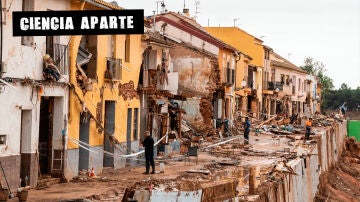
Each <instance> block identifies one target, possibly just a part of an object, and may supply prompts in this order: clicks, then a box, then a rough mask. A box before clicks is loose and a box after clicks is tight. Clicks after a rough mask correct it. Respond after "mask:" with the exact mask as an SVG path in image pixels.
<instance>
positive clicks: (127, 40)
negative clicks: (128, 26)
mask: <svg viewBox="0 0 360 202" xmlns="http://www.w3.org/2000/svg"><path fill="white" fill-rule="evenodd" d="M125 62H130V35H126V38H125Z"/></svg>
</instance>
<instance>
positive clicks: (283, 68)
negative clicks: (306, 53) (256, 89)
mask: <svg viewBox="0 0 360 202" xmlns="http://www.w3.org/2000/svg"><path fill="white" fill-rule="evenodd" d="M270 66H271V70H270V71H271V73H270V74H267V76H268V77H266V78H265V79H266V80H267V81H268V82H267V86H266V88H265V89H266V90H270V91H272V92H273V94H272V96H270V99H268V100H267V102H266V106H267V107H268V108H267V111H269V112H270V115H274V114H277V115H281V116H284V117H290V116H292V115H297V114H304V111H305V104H306V97H307V92H309V90H311V91H314V88H312V89H310V86H309V85H308V83H307V80H306V77H307V74H306V72H305V71H304V70H302V69H300V68H299V67H297V66H296V65H294V64H292V63H291V62H289V61H288V60H286V59H284V58H283V57H281V56H280V55H278V54H277V53H275V52H274V51H271V52H270ZM312 87H313V86H312ZM309 104H310V103H309ZM313 113H314V112H313ZM313 113H312V114H313ZM309 115H310V114H309V113H308V116H309Z"/></svg>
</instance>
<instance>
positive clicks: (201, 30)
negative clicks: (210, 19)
mask: <svg viewBox="0 0 360 202" xmlns="http://www.w3.org/2000/svg"><path fill="white" fill-rule="evenodd" d="M168 15H172V16H174V17H176V18H178V19H179V20H180V24H182V23H186V24H187V28H189V27H190V28H191V29H194V30H197V31H198V32H195V33H193V35H195V36H197V37H199V38H201V35H205V36H207V37H208V38H209V39H211V40H213V41H214V42H215V43H216V44H214V45H216V46H218V47H220V48H225V49H228V50H231V51H234V52H237V51H238V50H237V48H235V47H233V46H231V45H229V44H227V43H225V42H224V41H221V40H220V39H218V38H216V37H214V36H213V35H211V34H210V33H209V32H207V31H206V30H205V29H204V27H202V26H201V25H200V24H199V23H197V22H196V21H195V20H194V19H193V18H189V17H187V16H185V15H182V14H180V13H176V12H172V11H170V12H167V13H162V14H158V15H157V16H156V19H160V20H163V21H164V20H165V19H164V18H166V16H168ZM168 19H169V18H168ZM169 20H171V19H169ZM175 23H176V22H175ZM173 26H174V25H173ZM179 29H181V28H179ZM184 31H186V30H184ZM208 42H209V43H211V42H210V41H208Z"/></svg>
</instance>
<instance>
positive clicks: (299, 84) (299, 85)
mask: <svg viewBox="0 0 360 202" xmlns="http://www.w3.org/2000/svg"><path fill="white" fill-rule="evenodd" d="M300 88H301V80H300V79H299V82H298V91H300Z"/></svg>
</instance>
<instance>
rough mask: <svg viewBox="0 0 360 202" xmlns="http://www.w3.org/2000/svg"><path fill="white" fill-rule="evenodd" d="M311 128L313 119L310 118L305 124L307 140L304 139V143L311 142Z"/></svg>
mask: <svg viewBox="0 0 360 202" xmlns="http://www.w3.org/2000/svg"><path fill="white" fill-rule="evenodd" d="M311 127H312V118H309V119H308V120H307V121H306V122H305V129H306V132H305V139H304V143H305V142H306V141H307V140H310V134H311Z"/></svg>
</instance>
